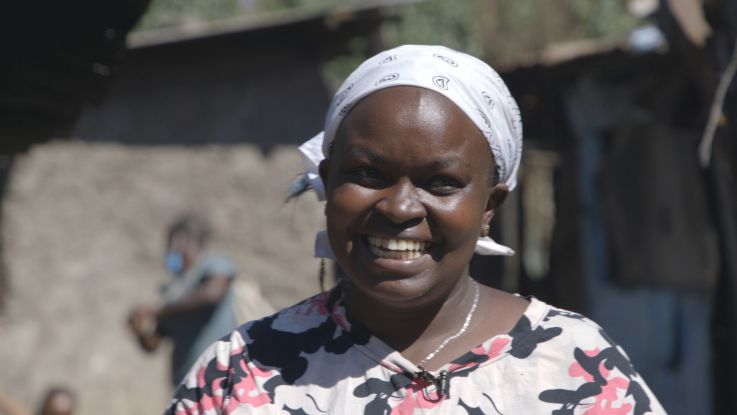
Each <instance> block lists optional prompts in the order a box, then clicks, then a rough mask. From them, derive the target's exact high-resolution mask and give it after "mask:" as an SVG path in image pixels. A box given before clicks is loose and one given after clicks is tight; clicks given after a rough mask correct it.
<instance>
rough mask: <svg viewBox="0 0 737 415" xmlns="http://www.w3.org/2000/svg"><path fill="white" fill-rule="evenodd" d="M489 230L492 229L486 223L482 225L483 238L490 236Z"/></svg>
mask: <svg viewBox="0 0 737 415" xmlns="http://www.w3.org/2000/svg"><path fill="white" fill-rule="evenodd" d="M489 229H490V227H489V225H488V224H486V223H485V224H483V225H481V236H489Z"/></svg>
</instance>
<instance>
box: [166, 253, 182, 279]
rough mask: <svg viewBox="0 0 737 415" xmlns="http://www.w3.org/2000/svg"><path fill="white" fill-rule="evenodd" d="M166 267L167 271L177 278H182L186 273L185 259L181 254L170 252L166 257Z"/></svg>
mask: <svg viewBox="0 0 737 415" xmlns="http://www.w3.org/2000/svg"><path fill="white" fill-rule="evenodd" d="M164 266H166V269H167V270H168V271H169V272H171V273H172V274H174V275H176V276H180V275H181V274H182V271H184V258H183V257H182V254H180V253H179V252H174V251H169V252H167V253H166V257H164Z"/></svg>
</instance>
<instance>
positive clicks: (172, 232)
mask: <svg viewBox="0 0 737 415" xmlns="http://www.w3.org/2000/svg"><path fill="white" fill-rule="evenodd" d="M209 237H210V226H209V224H208V223H207V222H206V221H205V220H204V219H202V218H200V217H199V216H196V215H186V216H183V217H181V218H179V219H178V220H176V221H175V222H174V223H173V224H172V225H171V226H170V228H169V231H168V233H167V253H166V257H165V264H166V268H167V270H168V271H169V272H170V273H171V275H172V278H173V279H172V280H171V281H170V282H169V283H167V284H166V285H165V286H164V287H162V291H161V297H162V304H161V305H158V306H150V305H144V306H139V307H136V308H135V309H133V311H132V312H131V313H130V316H129V319H128V322H129V325H130V328H131V330H132V332H133V333H134V335H135V336H136V337H137V339H138V341H139V342H140V344H141V347H142V348H143V349H144V350H146V351H149V352H153V351H155V350H156V349H157V348H158V345H159V342H160V341H161V339H162V338H163V337H165V338H169V339H171V340H172V342H173V351H172V357H171V381H172V384H173V385H176V384H177V383H178V382H179V381H180V380H181V379H182V377H183V376H184V374H185V373H186V371H187V369H189V367H190V366H191V365H192V364H193V363H194V361H195V359H196V358H197V356H199V354H200V353H202V351H203V350H204V349H205V348H206V347H207V346H208V345H209V344H210V343H212V342H213V341H215V340H216V339H218V338H220V337H222V336H224V335H226V334H227V333H229V332H230V331H232V330H233V329H234V328H235V327H236V326H237V321H236V315H235V306H234V300H233V294H232V292H231V284H232V282H233V279H234V277H235V267H234V265H233V263H232V262H231V261H230V260H229V259H228V258H226V257H223V256H220V255H215V254H211V253H206V252H205V246H206V243H207V241H208V238H209Z"/></svg>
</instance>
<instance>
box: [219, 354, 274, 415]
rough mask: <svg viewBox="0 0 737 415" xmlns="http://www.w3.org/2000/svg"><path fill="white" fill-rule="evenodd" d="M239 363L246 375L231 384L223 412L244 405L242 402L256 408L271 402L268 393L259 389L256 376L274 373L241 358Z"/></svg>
mask: <svg viewBox="0 0 737 415" xmlns="http://www.w3.org/2000/svg"><path fill="white" fill-rule="evenodd" d="M239 364H240V366H241V369H242V370H243V372H244V373H247V374H248V376H243V377H241V378H240V381H239V382H237V383H236V384H235V385H233V391H232V394H231V398H230V400H229V401H228V403H227V405H226V406H225V411H224V413H225V414H229V413H232V412H233V411H235V410H236V409H237V408H239V407H241V406H244V405H243V404H246V405H247V406H251V407H253V408H258V407H259V406H262V405H265V404H267V403H271V398H270V397H269V394H268V393H266V392H261V391H260V389H259V387H258V385H257V384H256V378H257V377H258V378H270V377H272V376H274V374H273V373H272V372H271V371H269V370H261V369H260V368H258V367H257V366H254V365H249V364H248V363H246V362H244V361H243V360H241V361H240V362H239Z"/></svg>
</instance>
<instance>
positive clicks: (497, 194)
mask: <svg viewBox="0 0 737 415" xmlns="http://www.w3.org/2000/svg"><path fill="white" fill-rule="evenodd" d="M508 194H509V187H508V186H507V185H506V184H504V183H499V184H497V185H495V186H494V187H492V188H491V193H489V200H487V201H486V210H485V211H484V222H483V225H488V224H489V223H490V222H491V219H492V218H493V217H494V213H496V210H497V208H499V206H501V204H502V203H504V200H506V198H507V195H508Z"/></svg>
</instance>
